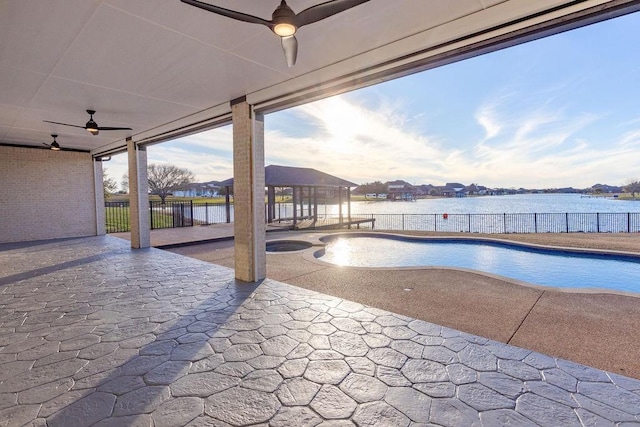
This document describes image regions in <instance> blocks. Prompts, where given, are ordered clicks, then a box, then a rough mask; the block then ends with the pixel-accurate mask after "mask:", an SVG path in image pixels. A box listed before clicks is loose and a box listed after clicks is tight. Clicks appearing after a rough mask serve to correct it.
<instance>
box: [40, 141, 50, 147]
mask: <svg viewBox="0 0 640 427" xmlns="http://www.w3.org/2000/svg"><path fill="white" fill-rule="evenodd" d="M42 145H44V146H45V147H49V148H51V144H47V143H46V142H43V143H42Z"/></svg>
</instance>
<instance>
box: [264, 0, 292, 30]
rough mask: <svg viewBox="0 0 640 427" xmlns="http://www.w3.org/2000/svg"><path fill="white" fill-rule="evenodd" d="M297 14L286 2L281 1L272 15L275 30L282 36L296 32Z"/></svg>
mask: <svg viewBox="0 0 640 427" xmlns="http://www.w3.org/2000/svg"><path fill="white" fill-rule="evenodd" d="M295 17H296V14H295V13H294V12H293V10H292V9H291V8H290V7H289V6H288V5H287V3H286V2H284V1H283V2H282V3H280V6H278V7H277V8H276V10H275V11H274V12H273V16H272V17H271V22H273V24H274V25H273V32H274V33H276V34H277V35H279V36H280V37H289V36H292V35H294V34H295V33H296V31H297V30H298V28H297V27H296V24H295V22H294V20H295Z"/></svg>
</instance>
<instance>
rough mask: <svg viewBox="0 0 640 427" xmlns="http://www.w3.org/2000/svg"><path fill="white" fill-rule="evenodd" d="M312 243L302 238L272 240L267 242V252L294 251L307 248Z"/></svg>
mask: <svg viewBox="0 0 640 427" xmlns="http://www.w3.org/2000/svg"><path fill="white" fill-rule="evenodd" d="M311 246H313V244H312V243H309V242H305V241H303V240H273V241H271V242H267V252H294V251H302V250H304V249H309V248H310V247H311Z"/></svg>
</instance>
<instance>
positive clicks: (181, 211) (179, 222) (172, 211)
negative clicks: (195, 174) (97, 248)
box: [105, 201, 233, 233]
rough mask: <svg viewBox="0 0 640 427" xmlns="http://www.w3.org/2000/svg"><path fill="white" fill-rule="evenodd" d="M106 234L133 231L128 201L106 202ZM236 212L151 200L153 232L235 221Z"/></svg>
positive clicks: (216, 206)
mask: <svg viewBox="0 0 640 427" xmlns="http://www.w3.org/2000/svg"><path fill="white" fill-rule="evenodd" d="M105 216H106V227H107V233H120V232H127V231H130V230H131V227H130V225H129V220H130V210H129V202H128V201H123V202H105ZM232 221H233V212H232V211H231V210H230V209H228V208H227V206H226V205H225V204H224V203H208V202H202V203H198V202H194V201H184V202H183V201H179V202H176V201H171V202H165V203H161V202H159V201H149V223H150V225H151V229H152V230H154V229H159V228H177V227H193V226H194V225H210V224H218V223H222V222H232Z"/></svg>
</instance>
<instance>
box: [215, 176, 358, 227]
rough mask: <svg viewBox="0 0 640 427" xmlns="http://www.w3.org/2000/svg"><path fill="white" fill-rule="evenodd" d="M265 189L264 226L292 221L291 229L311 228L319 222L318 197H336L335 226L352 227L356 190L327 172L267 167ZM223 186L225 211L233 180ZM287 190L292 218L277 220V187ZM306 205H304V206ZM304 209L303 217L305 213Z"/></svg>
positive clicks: (230, 179) (228, 180)
mask: <svg viewBox="0 0 640 427" xmlns="http://www.w3.org/2000/svg"><path fill="white" fill-rule="evenodd" d="M264 175H265V187H266V188H267V210H266V220H267V223H273V222H276V221H278V222H280V221H283V220H286V221H292V228H298V226H299V221H301V220H303V219H304V220H310V221H311V224H312V226H316V224H317V223H318V198H319V197H325V198H326V197H335V196H336V193H337V198H338V207H339V208H338V209H339V210H338V226H339V227H342V226H345V225H346V226H349V225H351V223H352V221H351V187H357V186H358V184H355V183H353V182H351V181H347V180H346V179H342V178H338V177H336V176H333V175H329V174H328V173H325V172H321V171H319V170H316V169H312V168H298V167H292V166H279V165H269V166H266V167H265V168H264ZM220 184H221V186H223V187H225V189H226V191H225V194H226V205H227V212H229V210H230V197H229V195H230V194H231V188H232V187H233V178H229V179H227V180H225V181H222V182H221V183H220ZM278 187H280V188H290V189H291V192H292V196H293V200H292V203H293V212H292V216H291V217H286V218H281V217H276V188H278ZM343 197H346V200H347V218H346V221H345V218H344V214H343V210H342V204H343V202H344V198H343ZM305 202H306V203H305ZM305 207H306V214H305Z"/></svg>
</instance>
